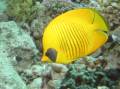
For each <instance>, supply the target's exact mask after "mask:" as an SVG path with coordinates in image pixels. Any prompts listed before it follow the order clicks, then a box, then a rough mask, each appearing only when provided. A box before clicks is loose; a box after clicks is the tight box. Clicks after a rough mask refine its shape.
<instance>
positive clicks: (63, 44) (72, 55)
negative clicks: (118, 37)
mask: <svg viewBox="0 0 120 89" xmlns="http://www.w3.org/2000/svg"><path fill="white" fill-rule="evenodd" d="M108 29H109V26H108V24H107V22H106V21H105V20H104V18H103V17H102V16H101V15H100V13H99V12H98V11H97V10H95V9H91V8H79V9H74V10H70V11H67V12H65V13H63V14H61V15H59V16H57V17H56V18H54V19H53V20H52V21H51V22H50V23H49V24H48V26H47V27H46V28H45V30H44V33H43V38H42V44H43V56H42V58H41V60H42V61H43V62H56V63H62V64H69V63H71V62H72V61H75V60H77V59H79V58H80V57H84V56H86V55H89V54H91V53H93V52H95V51H96V50H97V49H98V48H100V47H101V46H102V45H103V44H104V43H105V42H106V41H107V39H108Z"/></svg>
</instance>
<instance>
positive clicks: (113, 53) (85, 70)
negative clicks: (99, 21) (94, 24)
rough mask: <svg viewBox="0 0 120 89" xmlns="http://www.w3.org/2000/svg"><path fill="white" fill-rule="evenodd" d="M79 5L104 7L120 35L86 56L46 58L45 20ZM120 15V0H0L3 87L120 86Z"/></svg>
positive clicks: (86, 88) (84, 88)
mask: <svg viewBox="0 0 120 89" xmlns="http://www.w3.org/2000/svg"><path fill="white" fill-rule="evenodd" d="M80 7H90V8H96V9H97V10H99V11H100V13H101V14H102V15H103V16H104V17H105V19H106V20H107V21H108V22H109V26H110V33H109V34H110V35H112V36H114V38H115V39H114V40H113V41H112V42H107V43H106V44H105V45H104V46H103V47H102V48H100V49H99V50H97V51H96V52H95V53H94V54H92V55H89V57H85V58H82V59H83V60H84V61H82V59H81V60H80V61H77V62H75V63H73V64H69V65H62V64H55V63H50V64H48V63H46V64H44V63H41V62H40V60H39V59H40V57H41V55H42V34H43V32H44V28H45V27H46V25H47V24H48V23H49V21H50V20H52V19H53V18H54V17H56V16H58V15H59V14H61V13H63V12H65V11H68V10H70V9H74V8H80ZM119 16H120V0H0V89H120V76H119V75H120V60H119V59H120V25H119V23H120V17H119ZM11 20H13V21H11ZM21 28H22V29H21ZM38 50H39V53H38Z"/></svg>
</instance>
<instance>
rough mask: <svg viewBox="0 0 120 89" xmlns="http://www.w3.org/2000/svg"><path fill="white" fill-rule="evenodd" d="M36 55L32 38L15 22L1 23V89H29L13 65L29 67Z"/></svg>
mask: <svg viewBox="0 0 120 89" xmlns="http://www.w3.org/2000/svg"><path fill="white" fill-rule="evenodd" d="M36 53H37V50H36V47H35V45H34V42H33V41H32V39H31V37H30V36H29V35H28V34H27V33H25V32H24V31H23V30H22V29H20V28H19V27H18V26H17V24H16V23H15V22H14V21H10V22H0V89H27V87H26V84H25V83H24V82H23V80H22V79H21V78H20V76H19V75H18V73H17V72H16V70H15V67H14V66H13V64H16V65H21V64H19V62H20V61H21V60H24V62H22V63H23V64H22V65H21V66H23V65H27V64H26V63H27V62H28V61H29V60H30V59H31V58H32V57H33V56H34V55H35V54H36ZM31 60H32V59H31ZM26 61H27V62H26ZM28 63H29V62H28ZM23 67H25V66H23Z"/></svg>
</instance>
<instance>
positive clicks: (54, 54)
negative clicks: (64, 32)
mask: <svg viewBox="0 0 120 89" xmlns="http://www.w3.org/2000/svg"><path fill="white" fill-rule="evenodd" d="M45 55H46V56H47V57H48V58H49V59H50V60H51V61H52V62H56V58H57V51H56V50H55V49H53V48H49V49H48V50H47V52H46V53H45Z"/></svg>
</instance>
